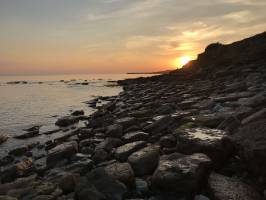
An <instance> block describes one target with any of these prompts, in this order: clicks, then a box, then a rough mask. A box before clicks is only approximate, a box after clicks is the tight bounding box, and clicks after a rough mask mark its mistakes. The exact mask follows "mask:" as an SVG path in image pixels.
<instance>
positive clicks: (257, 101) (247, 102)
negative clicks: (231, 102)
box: [238, 94, 266, 107]
mask: <svg viewBox="0 0 266 200" xmlns="http://www.w3.org/2000/svg"><path fill="white" fill-rule="evenodd" d="M238 102H239V103H240V104H242V105H243V106H250V107H257V106H261V105H263V104H265V103H266V96H264V95H263V94H257V95H256V96H253V97H250V98H242V99H239V100H238Z"/></svg>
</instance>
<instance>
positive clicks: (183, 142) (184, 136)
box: [176, 128, 233, 161]
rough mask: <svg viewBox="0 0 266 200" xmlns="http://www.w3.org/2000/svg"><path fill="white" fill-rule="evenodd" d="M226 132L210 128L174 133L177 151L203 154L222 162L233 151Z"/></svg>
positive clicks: (190, 129)
mask: <svg viewBox="0 0 266 200" xmlns="http://www.w3.org/2000/svg"><path fill="white" fill-rule="evenodd" d="M226 136H227V132H226V131H223V130H218V129H210V128H189V129H184V130H182V131H177V132H176V137H177V141H178V142H177V147H178V150H179V151H180V152H182V153H185V154H192V153H204V154H206V155H208V156H209V157H210V158H211V159H212V160H215V161H218V159H219V160H221V161H223V160H224V159H226V158H227V157H228V156H229V155H230V153H231V152H232V151H233V144H232V142H230V140H229V139H228V138H227V137H226Z"/></svg>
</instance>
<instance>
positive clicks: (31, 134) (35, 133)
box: [14, 130, 39, 139]
mask: <svg viewBox="0 0 266 200" xmlns="http://www.w3.org/2000/svg"><path fill="white" fill-rule="evenodd" d="M38 135H39V130H35V131H30V132H27V133H23V134H21V135H16V136H15V137H14V138H16V139H27V138H32V137H36V136H38Z"/></svg>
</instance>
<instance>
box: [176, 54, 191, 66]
mask: <svg viewBox="0 0 266 200" xmlns="http://www.w3.org/2000/svg"><path fill="white" fill-rule="evenodd" d="M191 59H192V58H191V57H190V56H181V57H179V58H177V59H176V60H175V65H176V66H177V67H178V68H182V67H183V66H184V65H185V64H187V63H188V62H189V61H191Z"/></svg>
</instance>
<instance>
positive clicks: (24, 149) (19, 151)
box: [8, 146, 28, 156]
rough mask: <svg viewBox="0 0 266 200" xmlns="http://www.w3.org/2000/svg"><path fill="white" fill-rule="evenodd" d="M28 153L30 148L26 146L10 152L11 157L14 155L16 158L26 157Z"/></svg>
mask: <svg viewBox="0 0 266 200" xmlns="http://www.w3.org/2000/svg"><path fill="white" fill-rule="evenodd" d="M27 151H28V147H26V146H22V147H18V148H16V149H13V150H11V151H9V153H8V154H9V155H14V156H22V155H24V154H25V153H26V152H27Z"/></svg>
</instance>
